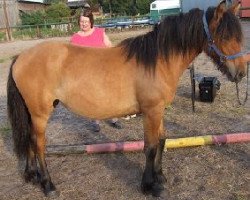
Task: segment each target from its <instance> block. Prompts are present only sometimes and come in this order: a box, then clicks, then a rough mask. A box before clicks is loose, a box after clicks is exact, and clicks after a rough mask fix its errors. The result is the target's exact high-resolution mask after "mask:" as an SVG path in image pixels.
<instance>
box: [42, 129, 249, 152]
mask: <svg viewBox="0 0 250 200" xmlns="http://www.w3.org/2000/svg"><path fill="white" fill-rule="evenodd" d="M241 142H250V133H233V134H224V135H206V136H196V137H186V138H177V139H166V140H165V147H164V150H165V151H166V150H167V149H173V148H181V147H192V146H203V145H211V144H217V145H221V144H230V143H241ZM143 148H144V141H143V140H141V141H130V142H129V141H127V142H113V143H103V144H86V145H83V144H78V145H49V146H47V152H46V153H47V154H80V153H87V154H94V153H109V152H132V151H142V150H143Z"/></svg>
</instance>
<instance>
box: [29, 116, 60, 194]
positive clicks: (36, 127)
mask: <svg viewBox="0 0 250 200" xmlns="http://www.w3.org/2000/svg"><path fill="white" fill-rule="evenodd" d="M49 113H50V112H49ZM31 116H32V115H31ZM48 118H49V115H42V116H36V115H35V116H32V125H33V127H32V129H33V131H32V132H34V134H35V135H36V154H37V159H38V162H39V166H40V176H41V178H40V179H41V180H40V181H41V186H42V188H43V191H44V193H45V195H46V196H55V195H58V193H57V192H56V188H55V186H54V184H53V183H52V181H51V178H50V175H49V172H48V169H47V164H46V161H45V147H46V141H45V129H46V125H47V122H48Z"/></svg>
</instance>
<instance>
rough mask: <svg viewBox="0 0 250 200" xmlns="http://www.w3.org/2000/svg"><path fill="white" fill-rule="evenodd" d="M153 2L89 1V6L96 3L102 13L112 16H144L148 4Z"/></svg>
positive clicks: (145, 0) (150, 0)
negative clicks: (100, 7)
mask: <svg viewBox="0 0 250 200" xmlns="http://www.w3.org/2000/svg"><path fill="white" fill-rule="evenodd" d="M153 1H154V0H127V1H124V0H92V1H91V0H89V3H90V5H93V4H96V3H98V4H99V5H100V6H102V8H103V11H104V13H111V14H112V15H137V14H141V15H145V14H147V13H149V10H150V3H152V2H153Z"/></svg>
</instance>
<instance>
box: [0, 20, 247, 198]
mask: <svg viewBox="0 0 250 200" xmlns="http://www.w3.org/2000/svg"><path fill="white" fill-rule="evenodd" d="M242 25H243V28H244V34H245V38H246V48H247V49H249V50H250V22H242ZM146 31H148V30H147V29H144V30H138V31H126V32H120V33H109V36H110V38H111V40H112V41H113V43H115V44H117V43H118V42H119V41H121V40H122V39H125V38H126V37H131V36H136V35H138V34H142V33H145V32H146ZM44 40H63V41H68V40H69V38H52V39H42V40H32V41H15V42H10V43H2V44H0V60H1V63H0V80H1V81H0V199H1V200H12V199H21V200H24V199H37V200H40V199H45V197H44V195H43V193H42V192H41V190H40V188H39V187H38V186H36V185H32V184H27V183H25V182H24V181H23V179H22V177H21V173H22V172H23V165H22V164H19V163H18V162H17V160H16V158H15V156H14V154H13V151H12V146H13V144H12V140H11V130H10V125H9V124H8V120H7V114H6V112H7V110H6V80H7V76H8V71H9V65H10V62H11V61H10V57H11V56H13V55H15V54H18V53H20V52H21V51H23V50H24V49H27V48H29V47H31V46H34V45H35V44H37V43H40V42H42V41H44ZM194 64H195V70H196V74H198V75H203V76H216V77H217V78H218V79H219V81H220V82H221V88H220V90H219V91H218V92H217V95H216V97H215V101H214V102H213V103H204V102H200V101H199V98H198V87H196V97H197V102H196V112H195V113H192V107H191V99H190V96H191V87H190V78H189V71H188V70H187V71H186V72H185V73H184V75H183V76H182V78H181V80H180V83H179V87H178V91H177V95H176V98H175V100H174V102H173V104H172V105H171V106H169V107H167V108H166V111H165V116H164V126H165V128H166V136H167V137H168V138H179V137H188V136H198V135H208V134H226V133H238V132H250V123H249V122H250V116H249V108H250V105H249V104H250V103H249V101H248V103H247V105H245V106H244V107H242V106H239V105H238V103H237V99H236V90H235V85H234V83H231V82H229V81H227V79H226V77H224V76H222V75H221V73H220V72H219V71H218V70H217V69H215V67H214V66H213V64H212V63H211V62H210V60H209V59H208V58H207V57H206V56H205V55H203V54H202V55H200V56H199V57H198V58H197V59H196V60H195V61H194ZM31 84H32V83H31ZM240 88H241V92H242V93H241V94H242V95H241V98H243V92H244V91H245V90H246V79H244V80H243V82H242V83H241V84H240ZM121 122H122V124H123V126H124V128H123V129H122V130H115V129H113V128H111V127H110V126H109V125H108V124H107V123H106V121H102V122H101V132H100V133H93V132H92V131H91V125H90V120H89V119H87V118H83V117H80V116H77V115H74V114H72V113H70V112H69V111H67V110H66V109H65V108H64V107H63V106H61V105H59V106H58V107H57V108H56V109H55V111H54V113H53V115H52V116H51V118H50V121H49V124H48V127H47V132H46V137H47V144H54V145H57V144H79V143H86V144H87V143H88V144H89V143H101V142H110V141H129V140H142V139H143V129H142V117H141V116H138V117H136V118H133V119H130V120H128V121H126V120H124V119H121ZM249 150H250V146H249V144H247V143H241V144H230V145H222V146H216V145H214V146H201V147H193V148H182V149H172V150H168V151H167V152H165V153H164V155H163V171H164V173H165V175H166V177H167V180H168V181H167V184H166V187H167V189H168V191H169V194H170V196H169V198H168V199H169V200H249V199H250V190H249V186H250V153H249V152H250V151H249ZM46 160H47V164H48V169H49V171H50V175H51V177H52V180H53V182H54V183H55V185H56V187H57V189H58V190H59V191H60V196H59V197H58V198H57V199H58V200H69V199H71V200H73V199H83V200H94V199H98V200H102V199H103V200H107V199H119V200H128V199H129V200H143V199H147V200H149V199H154V198H152V197H151V196H144V195H143V194H142V193H141V191H140V182H141V177H142V172H143V168H144V163H145V157H144V154H143V153H142V152H134V153H112V154H95V155H86V154H78V155H65V156H55V155H53V156H48V157H47V158H46Z"/></svg>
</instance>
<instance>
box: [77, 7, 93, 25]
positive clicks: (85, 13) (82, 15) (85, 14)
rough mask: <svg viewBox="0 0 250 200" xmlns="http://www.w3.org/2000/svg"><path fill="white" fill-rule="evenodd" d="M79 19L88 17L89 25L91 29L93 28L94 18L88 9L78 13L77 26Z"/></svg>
mask: <svg viewBox="0 0 250 200" xmlns="http://www.w3.org/2000/svg"><path fill="white" fill-rule="evenodd" d="M81 17H88V18H89V21H90V24H91V28H93V26H94V16H93V14H92V11H91V9H90V8H87V9H84V10H83V11H82V12H81V13H80V16H79V18H78V24H80V19H81Z"/></svg>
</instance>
